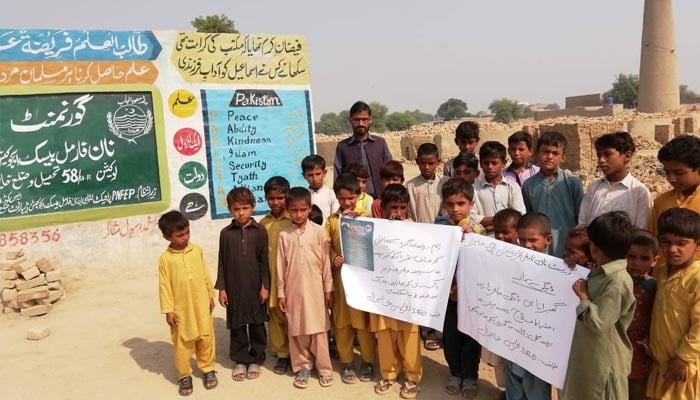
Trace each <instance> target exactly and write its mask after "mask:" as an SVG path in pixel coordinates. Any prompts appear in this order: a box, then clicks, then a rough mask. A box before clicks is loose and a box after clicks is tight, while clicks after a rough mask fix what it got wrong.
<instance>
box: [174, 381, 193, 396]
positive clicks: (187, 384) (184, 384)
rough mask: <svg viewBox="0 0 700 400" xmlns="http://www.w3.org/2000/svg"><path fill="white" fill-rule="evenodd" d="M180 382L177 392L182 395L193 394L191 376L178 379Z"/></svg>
mask: <svg viewBox="0 0 700 400" xmlns="http://www.w3.org/2000/svg"><path fill="white" fill-rule="evenodd" d="M178 382H179V383H180V387H179V388H178V389H177V392H178V393H179V394H180V396H189V395H191V394H192V377H191V376H186V377H184V378H182V379H180V380H179V381H178Z"/></svg>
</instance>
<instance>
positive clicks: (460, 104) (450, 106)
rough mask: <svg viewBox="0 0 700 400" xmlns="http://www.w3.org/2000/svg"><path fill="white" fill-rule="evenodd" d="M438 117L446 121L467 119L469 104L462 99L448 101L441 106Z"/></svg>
mask: <svg viewBox="0 0 700 400" xmlns="http://www.w3.org/2000/svg"><path fill="white" fill-rule="evenodd" d="M437 115H438V116H439V117H440V118H442V119H443V120H445V121H451V120H453V119H460V118H465V117H466V116H467V103H465V102H464V101H463V100H460V99H454V98H451V99H448V100H447V101H446V102H444V103H442V104H440V107H438V109H437Z"/></svg>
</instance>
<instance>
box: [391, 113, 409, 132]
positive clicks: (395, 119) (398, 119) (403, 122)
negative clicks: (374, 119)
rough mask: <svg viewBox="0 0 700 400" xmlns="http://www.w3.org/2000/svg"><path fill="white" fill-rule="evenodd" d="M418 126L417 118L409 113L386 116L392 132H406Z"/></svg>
mask: <svg viewBox="0 0 700 400" xmlns="http://www.w3.org/2000/svg"><path fill="white" fill-rule="evenodd" d="M415 124H416V117H414V116H413V114H411V113H410V112H409V111H406V112H402V113H400V112H393V113H391V114H389V115H387V116H386V127H387V128H389V130H390V131H405V130H406V129H408V128H410V127H412V126H413V125H415Z"/></svg>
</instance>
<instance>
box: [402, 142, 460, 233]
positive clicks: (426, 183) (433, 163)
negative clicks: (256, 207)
mask: <svg viewBox="0 0 700 400" xmlns="http://www.w3.org/2000/svg"><path fill="white" fill-rule="evenodd" d="M439 163H440V156H439V155H438V148H437V146H435V145H434V144H433V143H423V144H422V145H420V146H418V151H417V157H416V164H418V169H420V175H418V176H416V177H415V178H413V179H411V180H410V181H408V183H407V184H406V189H408V194H409V196H410V202H409V203H408V214H409V215H410V216H411V217H412V218H413V220H414V221H416V222H423V223H426V224H432V223H433V221H434V220H435V217H436V216H437V214H438V211H440V204H441V203H442V199H441V195H440V192H441V191H442V185H443V184H444V183H445V182H446V181H447V179H449V178H446V177H443V176H442V175H439V174H437V173H435V168H436V167H437V165H438V164H439Z"/></svg>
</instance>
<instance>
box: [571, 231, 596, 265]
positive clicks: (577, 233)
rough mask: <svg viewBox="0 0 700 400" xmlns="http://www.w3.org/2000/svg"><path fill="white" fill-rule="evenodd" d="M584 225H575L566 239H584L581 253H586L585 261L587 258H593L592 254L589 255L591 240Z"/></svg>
mask: <svg viewBox="0 0 700 400" xmlns="http://www.w3.org/2000/svg"><path fill="white" fill-rule="evenodd" d="M586 229H587V228H586V227H585V226H581V227H580V228H579V227H576V228H574V229H572V230H570V231H569V236H568V237H567V239H576V238H581V239H582V240H583V241H584V246H583V249H581V250H583V253H584V254H585V255H586V261H588V260H593V256H592V255H591V245H590V243H591V240H590V239H588V232H586ZM578 262H584V260H579V261H578Z"/></svg>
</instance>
